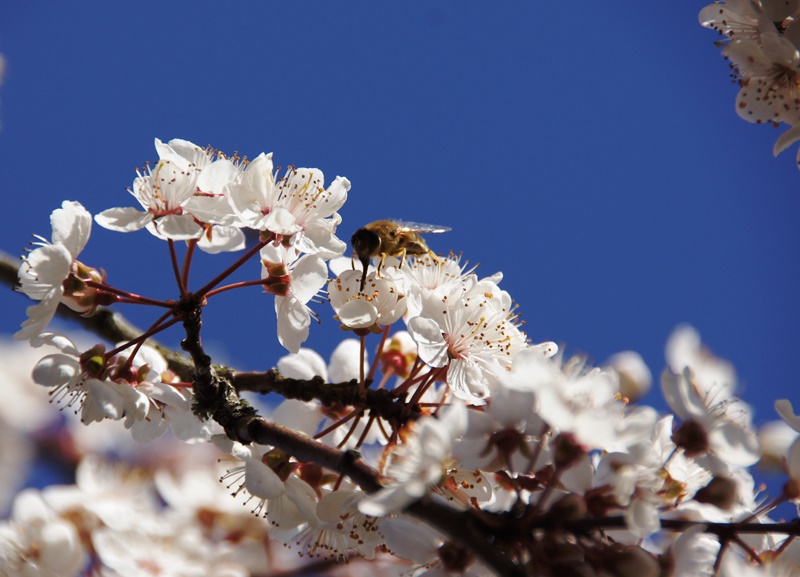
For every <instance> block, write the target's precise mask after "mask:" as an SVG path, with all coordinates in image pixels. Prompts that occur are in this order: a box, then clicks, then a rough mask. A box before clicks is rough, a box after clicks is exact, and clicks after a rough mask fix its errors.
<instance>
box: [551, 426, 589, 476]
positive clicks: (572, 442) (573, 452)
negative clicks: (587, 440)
mask: <svg viewBox="0 0 800 577" xmlns="http://www.w3.org/2000/svg"><path fill="white" fill-rule="evenodd" d="M552 450H553V462H554V463H555V465H556V469H569V468H570V467H572V466H574V465H576V464H577V463H578V461H580V460H581V459H582V458H583V457H585V456H586V449H585V448H584V447H583V445H581V444H579V443H578V441H577V440H576V439H575V436H574V435H572V434H571V433H560V434H559V435H558V436H556V438H555V439H553V442H552Z"/></svg>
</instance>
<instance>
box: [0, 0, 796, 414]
mask: <svg viewBox="0 0 800 577" xmlns="http://www.w3.org/2000/svg"><path fill="white" fill-rule="evenodd" d="M702 6H703V4H702V3H697V4H694V3H689V2H682V3H629V2H626V3H620V2H603V3H594V2H592V3H590V2H586V3H574V2H570V3H565V2H507V3H502V4H498V3H494V4H492V5H491V9H490V4H489V3H485V2H441V1H428V2H413V1H412V2H404V3H374V2H350V3H332V2H303V3H295V2H245V3H237V4H235V5H234V4H223V3H211V2H153V1H145V2H138V3H136V4H135V5H128V6H127V7H125V8H124V9H123V8H122V7H121V5H119V4H116V3H101V2H85V3H65V2H37V3H34V2H14V3H6V5H5V6H4V7H3V8H2V16H0V51H2V52H3V53H4V54H5V57H6V59H7V76H6V79H5V84H4V86H3V87H2V91H0V120H2V131H0V159H2V160H0V191H2V199H3V201H4V202H5V203H6V204H5V209H4V211H3V212H4V214H5V216H6V219H5V220H6V222H5V223H4V225H3V227H0V250H4V251H7V252H10V253H11V254H15V255H16V254H19V253H20V251H21V249H22V248H23V247H24V246H25V245H26V243H27V242H28V240H30V235H31V234H32V233H39V234H45V235H47V234H49V223H48V217H49V214H50V212H51V211H52V210H53V209H54V208H56V207H57V206H59V205H60V203H61V201H62V200H64V199H70V200H79V201H80V202H82V203H83V204H84V205H85V206H86V207H87V208H88V209H89V210H90V211H91V212H93V213H97V212H100V211H102V210H104V209H106V208H110V207H113V206H131V205H132V204H131V203H132V201H133V199H132V197H130V196H129V195H128V194H127V192H126V191H125V187H126V186H129V185H130V184H131V182H132V180H133V177H134V170H133V169H134V168H135V167H138V166H143V165H144V162H145V161H148V160H149V161H152V160H154V159H155V158H156V154H155V151H154V149H153V139H154V138H155V137H159V138H161V139H163V140H169V139H171V138H176V137H178V138H185V139H188V140H192V141H194V142H195V143H198V144H201V145H205V144H211V145H213V146H214V147H216V148H218V149H220V150H223V151H226V152H228V153H231V152H233V151H238V152H239V153H240V154H242V155H247V156H248V157H250V158H253V157H255V156H256V155H257V154H259V153H260V152H262V151H265V152H269V151H273V152H274V154H275V156H274V158H275V161H276V164H278V165H282V166H286V165H289V164H293V165H297V166H315V167H319V168H321V169H322V170H323V171H324V172H325V174H326V177H327V179H328V180H329V181H330V180H332V179H333V178H334V177H335V176H337V175H343V176H346V177H348V178H349V179H350V180H351V181H352V184H353V186H352V189H351V191H350V196H349V200H348V202H347V203H346V204H345V206H344V208H343V209H342V211H341V214H342V217H343V219H344V221H343V223H342V225H341V226H340V229H339V232H340V236H341V238H343V239H345V240H348V239H349V237H350V235H351V234H352V232H353V231H354V230H355V229H357V228H359V227H360V226H362V225H363V224H365V223H367V222H369V221H372V220H376V219H379V218H387V217H388V218H401V219H406V220H416V221H422V222H432V223H436V224H443V225H447V226H450V227H452V229H453V230H452V232H449V233H447V234H445V235H440V236H436V237H431V238H430V244H431V246H432V248H433V249H434V250H436V251H437V252H446V251H448V250H453V251H456V252H463V253H464V258H465V259H468V260H469V261H470V262H471V263H480V264H481V268H480V270H481V271H483V272H484V273H485V274H491V273H493V272H495V271H498V270H500V271H503V273H504V274H505V279H504V281H503V283H502V286H503V288H505V289H506V290H508V291H509V292H510V293H511V295H512V296H513V297H514V299H515V300H516V301H517V303H518V304H519V306H520V310H521V313H522V316H523V318H524V319H525V321H526V326H525V328H526V330H527V332H528V334H529V336H530V337H531V338H532V339H533V340H534V341H537V342H538V341H544V340H554V341H556V342H558V343H560V344H562V345H565V346H566V350H567V352H568V353H574V352H583V353H586V354H587V355H589V357H590V358H591V359H593V360H594V361H595V362H598V363H600V362H602V361H604V360H605V359H606V358H607V357H608V356H609V355H611V354H613V353H614V352H617V351H620V350H623V349H634V350H637V351H639V352H640V353H641V354H642V355H643V357H644V358H645V360H646V361H647V363H648V364H649V366H650V368H651V370H652V371H653V372H654V374H655V375H658V374H659V373H660V372H661V370H662V368H663V366H664V361H663V348H664V343H665V341H666V339H667V337H668V335H669V334H670V332H671V330H672V329H673V328H674V327H675V326H676V325H677V324H679V323H681V322H689V323H691V324H693V325H694V326H696V327H697V328H698V330H699V331H700V332H701V334H702V336H703V338H704V341H705V342H706V343H707V344H708V346H709V347H710V348H711V349H712V350H713V351H714V352H715V353H716V354H718V355H720V356H722V357H724V358H727V359H729V360H731V361H732V362H733V363H734V364H735V366H736V367H737V369H738V372H739V375H740V379H741V381H742V395H743V397H744V398H745V400H747V401H748V402H750V403H751V404H753V405H754V407H755V409H756V419H757V420H758V421H759V422H761V421H764V420H767V419H772V418H775V414H774V412H773V411H772V408H771V404H772V401H773V400H774V399H776V398H779V397H789V398H794V399H795V400H796V399H797V394H796V390H797V385H798V376H797V361H796V357H795V356H794V355H795V354H796V350H797V348H798V347H797V345H798V342H800V338H799V334H798V330H799V329H798V327H799V326H800V302H798V298H797V295H798V290H797V281H798V267H799V266H800V265H799V264H798V263H800V259H798V253H799V252H800V248H799V247H800V227H798V226H797V217H798V214H800V171H798V170H797V167H796V165H795V163H794V152H787V153H785V155H784V156H782V157H779V158H777V159H775V158H773V156H772V144H773V142H774V140H775V138H777V136H778V135H779V133H780V131H778V130H775V129H773V128H771V127H765V126H756V125H750V124H748V123H746V122H744V121H742V120H740V119H739V118H738V117H737V115H736V113H735V110H734V98H735V94H736V86H735V85H733V84H731V82H730V80H729V76H728V67H727V64H726V62H725V61H724V60H723V59H722V58H721V57H720V55H719V53H718V50H717V49H716V48H715V47H714V45H713V42H714V40H715V38H716V37H715V34H714V33H713V32H711V31H708V30H705V29H703V28H701V27H700V26H699V25H698V23H697V12H698V11H699V9H700V8H701V7H702ZM82 260H84V261H85V262H87V263H90V264H94V265H99V266H103V267H104V268H105V269H106V270H107V272H108V273H109V279H110V281H111V282H112V283H113V284H115V286H119V287H120V288H125V289H128V290H131V291H133V292H138V293H141V294H145V295H149V296H154V297H162V298H169V297H172V296H173V286H172V285H171V284H170V279H171V276H170V273H169V269H168V268H167V264H168V256H167V253H166V249H165V247H164V246H163V245H162V243H161V242H159V241H157V240H155V239H154V238H152V237H150V235H148V234H147V233H145V232H142V233H139V234H136V235H121V234H118V233H112V232H109V231H105V230H103V229H100V228H99V227H95V230H94V232H93V237H92V240H91V241H90V243H89V246H88V248H87V250H86V251H85V253H84V255H83V258H82ZM229 260H232V259H231V258H230V257H225V256H222V257H215V258H211V257H205V258H200V259H198V262H197V265H198V267H197V269H196V270H195V273H194V275H195V276H194V277H193V278H195V279H197V281H198V283H199V282H200V281H202V280H203V279H207V278H209V277H210V276H211V275H212V274H214V273H215V271H217V270H219V269H220V268H222V267H224V264H223V263H227V262H229ZM256 274H257V271H255V270H251V271H250V272H249V274H247V275H244V276H241V277H240V278H241V279H244V278H252V277H253V276H255V275H256ZM219 301H220V302H219V305H220V306H217V307H215V308H214V310H211V309H209V310H208V313H207V315H208V317H207V322H206V328H207V336H206V337H205V338H206V340H207V341H208V342H210V343H211V344H212V345H213V346H214V348H215V350H216V351H217V352H218V354H219V355H220V359H221V360H222V359H224V360H226V361H228V362H231V363H233V364H234V365H235V366H239V367H242V368H246V369H266V368H268V367H270V366H272V365H273V364H274V363H275V361H276V360H277V358H279V356H281V355H282V354H283V351H282V350H281V348H280V346H279V345H278V343H277V340H276V339H275V336H274V335H275V321H274V312H273V305H272V298H271V297H268V296H263V295H260V294H259V292H258V290H257V289H251V290H249V291H247V292H246V293H245V292H239V293H238V294H237V293H230V295H229V298H227V299H223V298H222V297H220V299H219ZM26 304H27V303H26V302H25V301H24V299H22V298H21V297H19V296H18V295H14V294H12V293H11V292H10V291H2V292H0V306H2V310H3V311H4V313H3V315H2V320H1V321H0V322H1V323H2V324H0V331H2V332H8V333H10V332H13V331H15V330H16V328H17V327H18V326H19V324H20V323H21V322H22V320H23V318H24V307H25V305H26ZM317 311H318V312H319V314H320V317H321V318H322V320H323V324H322V325H321V326H319V327H318V326H314V327H312V337H311V340H310V341H309V343H310V344H311V346H313V347H315V348H317V349H319V350H321V351H322V352H323V353H327V352H329V351H330V350H332V349H333V347H334V345H335V344H336V342H338V339H340V338H341V336H342V335H341V333H340V331H339V330H338V328H337V325H336V322H335V321H334V320H333V319H332V318H331V316H332V312H331V310H330V309H329V308H328V307H327V306H326V305H319V306H318V307H317ZM126 312H127V311H126ZM131 316H132V317H133V318H134V319H135V320H136V321H137V322H138V323H139V324H140V325H144V324H146V323H147V322H148V319H152V318H153V317H154V315H152V314H151V313H149V311H144V312H143V311H139V310H137V311H131ZM173 336H174V338H176V339H177V338H178V336H177V334H174V335H173ZM170 338H172V337H168V338H166V339H165V340H166V341H169V339H170ZM174 342H175V344H177V340H175V341H174ZM649 401H650V402H652V403H656V404H657V406H660V407H663V404H662V403H661V402H660V395H655V396H653V397H651V398H650V399H649Z"/></svg>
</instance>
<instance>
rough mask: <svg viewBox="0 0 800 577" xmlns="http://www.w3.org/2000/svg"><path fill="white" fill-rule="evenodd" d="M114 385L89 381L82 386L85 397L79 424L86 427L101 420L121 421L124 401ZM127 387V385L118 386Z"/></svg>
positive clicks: (94, 380) (93, 380)
mask: <svg viewBox="0 0 800 577" xmlns="http://www.w3.org/2000/svg"><path fill="white" fill-rule="evenodd" d="M117 386H118V385H116V384H115V383H111V382H108V381H100V380H98V379H89V380H88V381H86V383H85V384H84V387H85V388H86V396H85V397H84V399H83V408H82V410H81V422H82V423H84V424H86V425H88V424H89V423H92V422H95V421H102V420H103V419H113V420H118V419H121V418H122V416H123V414H124V412H125V411H124V409H125V400H124V399H123V397H122V395H121V394H120V392H119V391H118V390H117ZM120 386H126V387H127V386H128V385H120Z"/></svg>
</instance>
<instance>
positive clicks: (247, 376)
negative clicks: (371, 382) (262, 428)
mask: <svg viewBox="0 0 800 577" xmlns="http://www.w3.org/2000/svg"><path fill="white" fill-rule="evenodd" d="M228 376H229V378H230V379H231V383H232V384H233V386H234V387H235V388H236V390H237V391H239V392H242V391H252V392H257V393H261V394H267V393H277V394H279V395H280V396H282V397H283V398H284V399H296V400H298V401H306V402H307V401H311V400H314V399H316V400H318V401H319V402H320V403H322V405H323V406H325V407H336V406H341V407H347V406H353V407H355V408H357V409H368V410H369V411H370V416H376V417H380V418H382V419H385V420H386V421H388V422H390V423H391V424H392V426H393V427H394V428H395V429H399V428H401V427H403V426H404V425H405V424H407V423H408V422H409V421H413V420H416V419H417V418H419V416H420V415H421V414H422V412H421V410H420V407H419V405H418V404H416V403H415V404H413V405H409V404H408V403H406V401H405V395H400V396H398V395H397V394H395V392H394V391H389V390H386V389H378V390H375V389H367V390H366V391H365V392H366V394H365V395H364V396H362V395H361V393H360V392H359V386H358V381H357V380H355V379H353V380H351V381H348V382H344V383H326V382H325V380H324V379H323V378H322V377H313V378H312V379H311V380H304V379H292V378H289V377H284V376H283V375H281V374H280V373H279V372H278V370H277V369H271V370H269V371H267V372H266V373H249V372H248V373H233V372H231V373H230V374H229V375H228Z"/></svg>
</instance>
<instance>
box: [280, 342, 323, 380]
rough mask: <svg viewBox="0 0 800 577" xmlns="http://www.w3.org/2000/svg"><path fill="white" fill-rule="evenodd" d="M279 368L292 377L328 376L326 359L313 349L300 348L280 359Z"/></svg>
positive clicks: (284, 374)
mask: <svg viewBox="0 0 800 577" xmlns="http://www.w3.org/2000/svg"><path fill="white" fill-rule="evenodd" d="M278 370H279V371H280V373H281V374H282V375H283V376H284V377H288V378H291V379H311V378H313V377H315V376H320V377H322V378H323V379H326V380H327V378H328V370H327V368H326V367H325V359H323V358H322V357H321V356H320V355H319V353H317V352H316V351H314V350H312V349H300V350H299V351H298V352H297V353H294V354H291V355H286V356H285V357H281V358H280V359H278Z"/></svg>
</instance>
